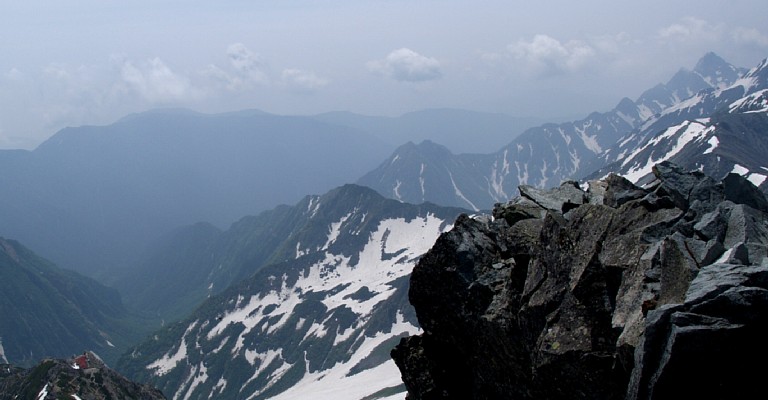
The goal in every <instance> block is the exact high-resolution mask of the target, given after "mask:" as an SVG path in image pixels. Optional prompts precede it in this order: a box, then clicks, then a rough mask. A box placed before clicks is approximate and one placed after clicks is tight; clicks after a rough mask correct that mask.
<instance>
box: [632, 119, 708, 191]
mask: <svg viewBox="0 0 768 400" xmlns="http://www.w3.org/2000/svg"><path fill="white" fill-rule="evenodd" d="M714 129H715V127H714V126H710V127H707V126H706V125H705V124H702V123H700V122H696V121H694V122H692V121H685V122H683V123H681V124H680V125H675V126H671V127H669V128H667V130H665V131H664V132H663V133H662V134H660V135H658V136H655V137H654V138H652V139H651V140H649V141H648V142H647V143H646V144H644V145H643V146H641V147H640V148H638V149H637V150H635V151H634V152H633V153H632V154H631V155H630V156H629V157H627V158H626V159H625V160H624V161H623V162H622V163H621V166H622V167H625V166H627V164H629V162H630V161H635V162H637V161H639V160H635V158H636V157H638V156H639V155H640V154H641V153H642V152H643V151H645V150H646V149H648V148H653V147H655V146H657V145H658V144H659V143H660V142H661V141H662V140H664V139H670V140H671V139H672V138H674V137H675V136H677V141H676V142H675V144H674V146H672V148H671V149H670V150H669V151H667V152H666V153H664V154H661V155H659V156H656V157H654V155H653V154H651V155H650V156H649V157H648V159H647V160H646V161H645V164H642V165H639V166H638V165H635V166H634V167H632V168H630V169H629V170H628V171H627V172H626V173H624V174H623V176H624V177H625V178H627V179H628V180H630V181H631V182H637V181H638V180H639V179H640V178H642V177H643V176H645V175H647V174H650V173H651V171H652V168H653V166H654V165H656V164H658V163H660V162H662V161H666V160H669V159H670V158H672V157H673V156H674V155H675V154H677V153H679V152H680V151H681V150H683V148H685V146H687V145H688V143H691V142H692V141H694V140H700V139H702V138H704V137H706V135H707V134H708V133H709V132H711V131H713V130H714ZM640 163H642V161H640Z"/></svg>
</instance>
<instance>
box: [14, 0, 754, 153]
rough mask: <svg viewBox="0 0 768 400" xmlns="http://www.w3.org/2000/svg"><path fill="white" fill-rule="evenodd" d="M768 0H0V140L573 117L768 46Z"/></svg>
mask: <svg viewBox="0 0 768 400" xmlns="http://www.w3.org/2000/svg"><path fill="white" fill-rule="evenodd" d="M767 20H768V2H766V1H765V0H749V1H747V0H732V1H729V2H724V1H709V0H703V1H702V0H696V1H669V0H664V1H657V0H646V1H642V2H638V1H634V2H626V1H625V2H617V1H603V0H584V1H579V2H574V1H564V0H563V1H539V2H531V1H515V0H505V1H501V0H475V1H469V0H440V1H437V0H418V1H416V0H410V1H408V0H376V1H371V0H354V1H353V0H347V1H340V0H314V1H306V0H280V1H270V0H256V1H254V0H248V1H246V0H221V1H215V2H214V1H198V0H186V1H182V0H152V1H149V0H131V1H119V0H69V1H53V0H47V1H43V0H25V1H13V0H0V149H17V148H20V149H33V148H35V147H36V146H37V145H39V144H40V143H41V142H43V141H44V140H46V139H47V138H49V137H50V136H52V135H53V134H54V133H56V132H57V131H58V130H59V129H62V128H64V127H67V126H80V125H103V124H109V123H112V122H114V121H116V120H117V119H119V118H121V117H123V116H125V115H128V114H130V113H135V112H141V111H146V110H149V109H154V108H164V107H174V108H177V107H183V108H189V109H192V110H196V111H199V112H205V113H218V112H227V111H236V110H242V109H260V110H263V111H267V112H271V113H276V114H286V115H310V114H318V113H323V112H329V111H351V112H355V113H360V114H366V115H385V116H397V115H401V114H403V113H407V112H411V111H416V110H421V109H428V108H445V107H448V108H463V109H468V110H475V111H485V112H500V113H505V114H509V115H512V116H518V117H539V118H545V119H546V118H552V119H553V120H555V119H558V120H562V119H563V118H573V119H575V118H579V117H582V116H585V115H587V114H589V113H590V112H592V111H607V110H610V109H611V108H613V107H614V106H615V105H616V104H617V103H618V102H619V100H621V98H623V97H629V98H631V99H635V98H637V97H638V96H639V95H640V94H641V93H642V92H643V91H644V90H646V89H648V88H651V87H652V86H654V85H656V84H658V83H662V82H666V81H667V80H668V79H669V78H670V77H671V76H672V75H673V74H674V73H675V72H676V71H678V70H679V69H681V68H687V69H692V68H693V66H694V65H695V64H696V61H697V60H698V59H699V58H700V57H701V56H703V55H704V54H705V53H706V52H709V51H713V52H715V53H716V54H718V55H720V56H721V57H723V58H724V59H725V60H726V61H728V62H730V63H732V64H734V65H737V66H742V67H747V68H749V67H752V66H755V65H756V64H758V63H759V62H760V61H761V60H762V59H764V58H766V57H768V26H767V25H766V24H765V21H767Z"/></svg>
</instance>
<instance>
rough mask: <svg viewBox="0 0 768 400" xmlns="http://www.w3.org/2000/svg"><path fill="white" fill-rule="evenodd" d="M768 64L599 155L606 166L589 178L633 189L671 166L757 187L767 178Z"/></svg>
mask: <svg viewBox="0 0 768 400" xmlns="http://www.w3.org/2000/svg"><path fill="white" fill-rule="evenodd" d="M767 132H768V64H767V61H765V60H764V61H763V62H762V63H760V64H759V65H758V66H756V67H755V68H753V69H751V70H749V71H748V72H747V73H746V74H745V75H744V76H742V77H741V78H739V79H738V80H736V81H735V83H733V84H731V85H729V86H724V87H717V88H712V89H709V90H704V91H701V92H698V93H697V94H695V95H694V96H692V97H690V98H688V99H685V100H683V101H682V102H680V103H678V104H676V105H675V106H672V107H669V108H667V109H665V110H663V111H662V112H661V113H660V114H658V115H656V116H654V117H653V118H651V119H649V120H648V121H646V122H645V123H644V124H643V125H642V126H641V127H640V128H639V129H637V130H635V131H633V132H631V133H630V134H628V135H627V136H625V137H624V138H622V139H621V140H620V141H619V142H618V144H617V145H616V146H614V147H613V148H611V149H608V150H607V151H605V152H604V153H603V154H602V155H601V159H602V160H603V161H604V162H605V163H606V164H607V166H606V167H604V168H602V169H600V170H599V171H598V172H597V173H594V174H592V176H591V177H593V178H594V177H601V176H605V175H607V174H608V173H611V172H613V173H618V174H620V175H623V176H625V177H627V178H628V179H629V180H631V181H633V182H637V183H641V184H642V183H646V182H647V181H649V180H650V179H651V168H652V167H653V165H655V164H657V163H659V162H661V161H665V160H669V161H672V162H675V163H677V164H679V165H681V166H683V167H686V168H690V169H699V170H701V171H703V172H705V173H706V174H708V175H711V176H714V177H716V178H722V177H723V176H725V175H726V174H728V173H730V172H736V173H739V174H740V175H742V176H744V177H746V178H747V179H749V180H750V181H751V182H752V183H754V184H755V185H756V186H760V187H762V188H763V189H764V190H765V189H766V187H768V186H766V185H764V183H765V181H766V177H767V176H768V159H766V157H765V155H766V154H768V134H767Z"/></svg>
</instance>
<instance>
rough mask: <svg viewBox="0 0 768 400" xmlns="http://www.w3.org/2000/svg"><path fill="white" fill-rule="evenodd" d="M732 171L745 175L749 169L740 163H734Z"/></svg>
mask: <svg viewBox="0 0 768 400" xmlns="http://www.w3.org/2000/svg"><path fill="white" fill-rule="evenodd" d="M731 172H732V173H734V174H739V175H742V176H744V175H746V174H748V173H749V169H747V168H744V167H742V166H741V165H739V164H734V165H733V169H732V170H731Z"/></svg>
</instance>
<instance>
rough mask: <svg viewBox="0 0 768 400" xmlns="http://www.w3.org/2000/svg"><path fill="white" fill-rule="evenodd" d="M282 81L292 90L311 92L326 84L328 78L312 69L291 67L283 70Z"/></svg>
mask: <svg viewBox="0 0 768 400" xmlns="http://www.w3.org/2000/svg"><path fill="white" fill-rule="evenodd" d="M282 82H283V84H285V85H286V86H288V87H289V88H291V89H292V90H296V91H300V92H313V91H315V90H317V89H320V88H322V87H324V86H326V85H328V79H325V78H322V77H319V76H317V75H316V74H315V73H314V72H312V71H304V70H300V69H293V68H289V69H285V70H283V74H282Z"/></svg>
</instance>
